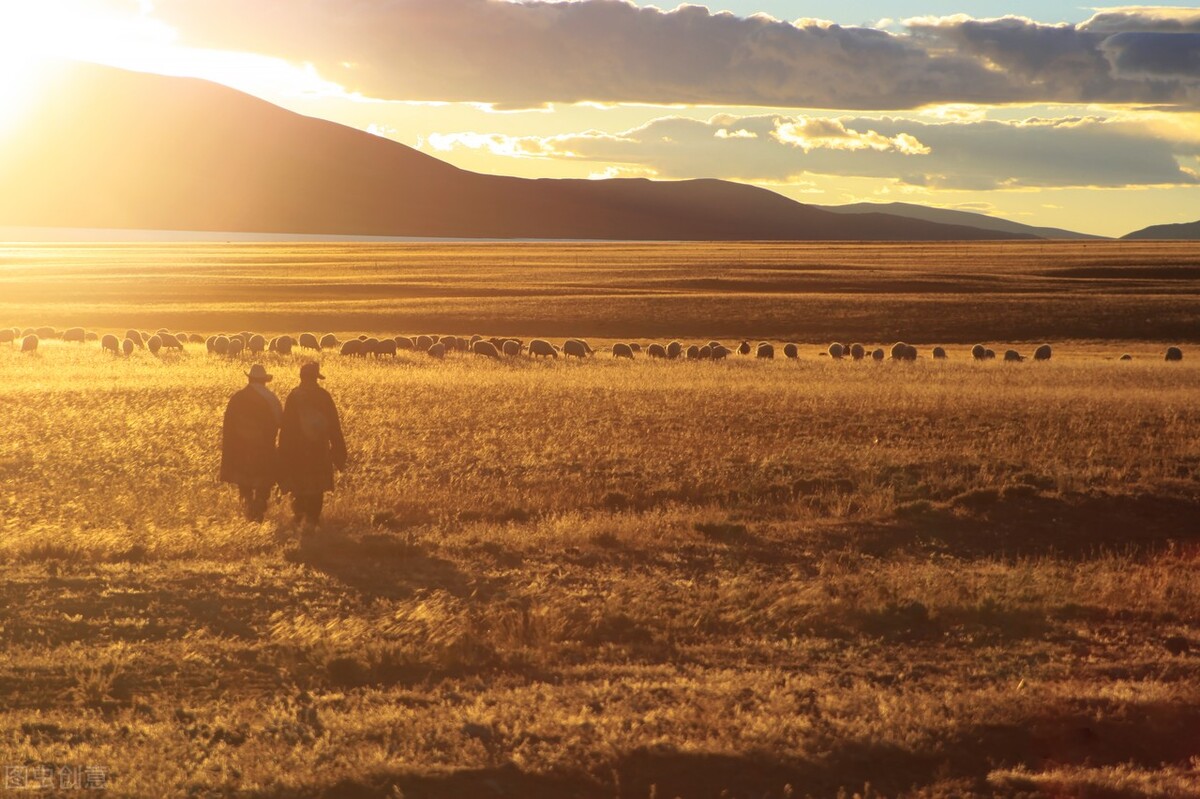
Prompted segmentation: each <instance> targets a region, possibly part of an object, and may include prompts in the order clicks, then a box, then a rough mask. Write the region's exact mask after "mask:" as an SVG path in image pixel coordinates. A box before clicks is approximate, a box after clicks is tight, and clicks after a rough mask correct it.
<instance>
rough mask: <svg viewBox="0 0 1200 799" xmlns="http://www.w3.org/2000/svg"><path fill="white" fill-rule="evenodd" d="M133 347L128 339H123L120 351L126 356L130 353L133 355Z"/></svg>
mask: <svg viewBox="0 0 1200 799" xmlns="http://www.w3.org/2000/svg"><path fill="white" fill-rule="evenodd" d="M134 347H135V345H134V343H133V341H132V340H130V339H125V340H124V341H122V342H121V352H123V353H124V354H125V357H126V358H128V357H129V356H130V355H133V350H134Z"/></svg>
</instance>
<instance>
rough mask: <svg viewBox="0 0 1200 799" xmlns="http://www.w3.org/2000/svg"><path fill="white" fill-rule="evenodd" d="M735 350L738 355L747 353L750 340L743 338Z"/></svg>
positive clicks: (748, 352)
mask: <svg viewBox="0 0 1200 799" xmlns="http://www.w3.org/2000/svg"><path fill="white" fill-rule="evenodd" d="M737 351H738V355H749V354H750V342H749V341H746V340H744V339H743V341H742V343H741V344H739V345H738V348H737Z"/></svg>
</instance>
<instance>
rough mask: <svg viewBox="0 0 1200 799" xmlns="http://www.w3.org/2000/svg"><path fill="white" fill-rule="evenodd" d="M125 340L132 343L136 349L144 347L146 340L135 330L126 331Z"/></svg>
mask: <svg viewBox="0 0 1200 799" xmlns="http://www.w3.org/2000/svg"><path fill="white" fill-rule="evenodd" d="M125 338H127V339H128V340H130V341H132V342H133V343H134V346H136V347H139V348H141V347H145V346H146V339H145V338H144V337H143V336H142V334H141V333H139V332H138V331H136V330H126V331H125Z"/></svg>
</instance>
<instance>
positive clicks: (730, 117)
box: [0, 0, 1200, 235]
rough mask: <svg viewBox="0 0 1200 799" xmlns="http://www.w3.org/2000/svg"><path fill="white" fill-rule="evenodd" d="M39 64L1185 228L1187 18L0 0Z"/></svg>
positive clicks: (494, 133)
mask: <svg viewBox="0 0 1200 799" xmlns="http://www.w3.org/2000/svg"><path fill="white" fill-rule="evenodd" d="M45 56H52V57H67V58H74V59H79V60H84V61H96V62H99V63H105V64H111V65H114V66H120V67H125V68H129V69H137V70H143V71H150V72H160V73H164V74H172V75H187V76H195V77H201V78H206V79H209V80H214V81H217V82H220V83H224V84H227V85H230V86H232V87H234V88H236V89H239V90H242V91H246V92H249V93H251V94H254V95H256V96H259V97H262V98H263V99H265V100H268V101H270V102H272V103H276V104H278V105H282V106H284V107H287V108H289V109H292V110H294V111H297V112H300V113H303V114H307V115H310V116H317V117H322V118H326V119H331V120H333V121H336V122H340V123H343V124H347V125H351V126H354V127H357V128H360V129H363V130H367V131H369V132H371V133H374V134H376V135H379V136H384V137H387V138H390V139H394V140H396V141H398V142H401V143H404V144H407V145H410V146H413V147H416V148H418V149H421V150H422V151H424V152H426V153H429V154H430V155H433V156H435V157H437V158H441V159H443V160H446V161H449V162H451V163H454V164H456V165H458V166H460V167H463V168H465V169H471V170H474V171H479V172H489V173H497V174H509V175H518V176H523V177H583V178H597V179H599V178H608V177H646V178H652V179H662V180H675V179H686V178H695V177H717V178H724V179H729V180H737V181H741V182H746V183H752V184H755V185H759V186H762V187H765V188H768V189H771V190H773V191H777V192H779V193H781V194H784V195H786V196H788V197H791V198H793V199H796V200H799V201H801V202H808V203H816V204H823V205H837V204H843V203H852V202H881V203H882V202H897V201H899V202H912V203H920V204H924V205H930V206H937V207H945V208H954V209H960V210H970V211H976V212H980V213H987V214H992V215H995V216H998V217H1003V218H1007V219H1011V220H1013V221H1018V222H1024V223H1028V224H1036V225H1048V226H1057V227H1065V228H1070V229H1074V230H1080V231H1084V232H1090V233H1099V234H1105V235H1120V234H1123V233H1126V232H1129V231H1131V230H1134V229H1138V228H1141V227H1144V226H1146V225H1150V224H1160V223H1168V222H1186V221H1195V220H1197V219H1200V7H1197V6H1194V5H1192V6H1188V5H1184V4H1164V5H1156V6H1120V7H1091V6H1084V5H1078V4H1075V3H1066V2H1054V1H1053V0H1043V1H1042V2H1027V1H1026V0H1007V1H1004V0H995V1H993V0H974V1H969V0H959V1H958V2H954V1H953V0H876V1H872V2H844V1H841V2H838V1H835V0H712V4H711V5H708V6H705V5H699V4H695V5H683V6H675V5H663V4H651V3H644V2H643V3H633V2H624V1H623V0H572V1H571V2H535V1H534V0H523V1H522V2H516V1H514V0H287V2H283V0H270V1H269V2H268V0H253V2H251V1H250V0H0V127H2V126H3V125H4V124H5V122H6V120H8V121H11V120H12V119H14V118H15V117H17V116H18V115H19V113H20V108H21V105H22V101H23V98H24V99H27V98H28V96H29V95H30V94H31V93H32V92H36V86H37V83H36V74H37V68H36V66H35V65H36V64H38V63H40V59H41V58H43V57H45Z"/></svg>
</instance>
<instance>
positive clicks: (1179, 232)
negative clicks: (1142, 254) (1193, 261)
mask: <svg viewBox="0 0 1200 799" xmlns="http://www.w3.org/2000/svg"><path fill="white" fill-rule="evenodd" d="M1121 238H1123V239H1175V240H1179V239H1185V240H1186V239H1200V221H1198V222H1184V223H1183V224H1179V225H1151V226H1150V227H1148V228H1143V229H1142V230H1135V231H1134V232H1132V233H1127V234H1125V235H1124V236H1122V237H1121Z"/></svg>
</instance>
